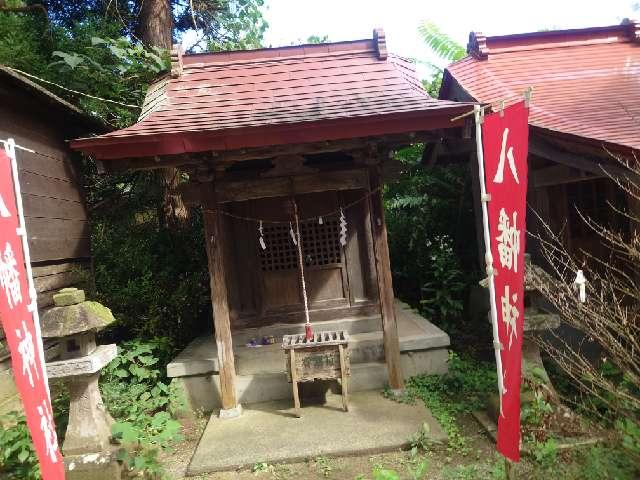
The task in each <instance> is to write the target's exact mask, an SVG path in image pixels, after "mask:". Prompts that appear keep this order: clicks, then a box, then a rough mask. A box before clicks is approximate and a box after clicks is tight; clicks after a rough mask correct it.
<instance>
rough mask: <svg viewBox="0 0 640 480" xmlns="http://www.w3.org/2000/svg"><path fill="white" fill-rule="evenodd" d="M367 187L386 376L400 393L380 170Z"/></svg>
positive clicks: (401, 382) (372, 171)
mask: <svg viewBox="0 0 640 480" xmlns="http://www.w3.org/2000/svg"><path fill="white" fill-rule="evenodd" d="M369 184H370V188H371V191H372V192H375V193H373V194H372V195H371V197H370V202H371V208H370V210H371V233H372V236H373V251H374V256H375V265H376V273H377V275H376V277H377V283H378V296H379V299H380V310H381V313H382V334H383V341H384V355H385V359H386V361H387V370H388V373H389V386H390V387H391V389H392V390H396V391H400V390H403V389H404V376H403V375H402V367H401V365H400V340H399V339H398V324H397V322H396V311H395V308H394V294H393V281H392V279H391V263H390V261H389V244H388V243H387V224H386V223H385V220H384V204H383V203H382V192H381V191H380V190H379V188H380V187H381V186H382V178H381V172H380V167H373V168H371V169H370V170H369ZM398 393H399V392H398Z"/></svg>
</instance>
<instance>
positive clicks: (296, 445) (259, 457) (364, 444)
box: [187, 391, 447, 475]
mask: <svg viewBox="0 0 640 480" xmlns="http://www.w3.org/2000/svg"><path fill="white" fill-rule="evenodd" d="M341 405H342V404H341V397H340V396H339V395H329V396H327V402H326V404H324V405H306V404H305V403H304V402H303V404H302V407H303V408H302V417H301V418H295V417H294V416H293V412H292V409H291V407H292V404H291V402H290V401H276V402H268V403H260V404H254V405H249V406H246V407H245V409H244V413H243V415H242V416H241V417H240V418H236V419H232V420H220V419H218V418H217V417H216V416H213V415H212V416H211V419H210V420H209V423H208V424H207V427H206V429H205V431H204V433H203V435H202V438H201V439H200V442H199V444H198V447H197V448H196V451H195V453H194V455H193V458H192V459H191V463H190V464H189V468H188V469H187V474H188V475H198V474H202V473H207V472H215V471H223V470H233V469H237V468H242V467H251V466H253V465H255V464H256V463H258V462H267V463H275V462H296V461H303V460H305V459H307V458H315V457H317V456H320V455H324V456H347V455H362V454H369V453H371V454H373V453H380V452H385V451H391V450H395V449H397V448H402V447H406V446H408V444H409V438H410V437H411V436H412V435H413V434H414V433H416V432H417V431H419V430H421V428H422V425H423V424H425V423H426V425H427V431H429V432H430V435H431V438H432V439H433V441H434V442H445V441H446V440H447V436H446V434H445V433H444V432H443V430H442V428H441V427H440V425H438V423H437V422H436V421H435V420H434V418H433V417H432V416H431V414H430V413H429V411H428V410H427V409H426V408H425V407H424V405H423V404H422V403H421V402H419V403H418V402H417V403H416V404H415V405H407V404H402V403H396V402H393V401H391V400H387V399H385V398H384V397H382V395H381V394H380V392H379V391H368V392H359V393H355V394H353V395H351V396H350V402H349V405H350V410H349V412H344V411H343V410H342V408H341Z"/></svg>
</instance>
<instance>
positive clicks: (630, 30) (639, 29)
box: [621, 18, 640, 43]
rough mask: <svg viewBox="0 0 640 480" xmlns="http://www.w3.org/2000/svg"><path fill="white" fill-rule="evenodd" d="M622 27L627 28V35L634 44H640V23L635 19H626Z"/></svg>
mask: <svg viewBox="0 0 640 480" xmlns="http://www.w3.org/2000/svg"><path fill="white" fill-rule="evenodd" d="M621 25H624V26H626V27H627V35H629V38H630V39H631V41H632V42H633V43H640V21H638V20H635V19H633V18H625V19H624V20H622V23H621Z"/></svg>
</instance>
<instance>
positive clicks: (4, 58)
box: [0, 1, 50, 74]
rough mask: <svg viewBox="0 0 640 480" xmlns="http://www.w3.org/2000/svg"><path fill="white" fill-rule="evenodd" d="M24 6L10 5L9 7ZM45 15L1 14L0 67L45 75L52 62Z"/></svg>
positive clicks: (16, 3)
mask: <svg viewBox="0 0 640 480" xmlns="http://www.w3.org/2000/svg"><path fill="white" fill-rule="evenodd" d="M21 3H22V2H16V1H13V2H12V1H9V2H8V6H18V4H21ZM45 28H46V21H45V20H44V17H43V16H42V15H17V14H15V13H11V12H0V64H2V65H7V66H9V67H14V68H19V69H20V70H26V71H31V72H33V73H36V74H38V73H42V71H43V70H44V67H45V65H46V63H47V59H48V51H47V47H48V45H49V43H50V42H49V38H48V37H47V36H45V33H46V32H45Z"/></svg>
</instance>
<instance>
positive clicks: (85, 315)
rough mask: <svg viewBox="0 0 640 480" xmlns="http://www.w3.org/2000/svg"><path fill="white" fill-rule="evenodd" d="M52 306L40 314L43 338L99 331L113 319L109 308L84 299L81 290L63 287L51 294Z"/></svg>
mask: <svg viewBox="0 0 640 480" xmlns="http://www.w3.org/2000/svg"><path fill="white" fill-rule="evenodd" d="M53 303H54V305H55V306H54V307H53V308H51V309H50V310H48V311H47V312H45V313H44V315H43V316H42V336H43V337H44V338H53V337H66V336H69V335H76V334H78V333H82V332H87V331H90V330H94V331H99V330H102V329H103V328H104V327H106V326H107V325H109V324H110V323H112V322H114V321H115V318H113V314H112V313H111V310H109V309H108V308H107V307H105V306H104V305H102V304H100V303H98V302H91V301H86V300H85V295H84V291H83V290H79V289H77V288H63V289H62V290H60V292H58V293H56V294H54V295H53Z"/></svg>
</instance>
